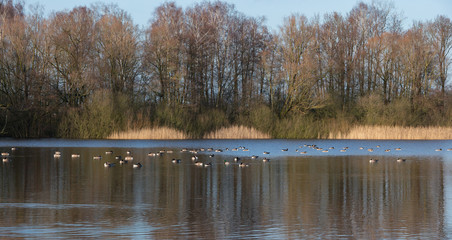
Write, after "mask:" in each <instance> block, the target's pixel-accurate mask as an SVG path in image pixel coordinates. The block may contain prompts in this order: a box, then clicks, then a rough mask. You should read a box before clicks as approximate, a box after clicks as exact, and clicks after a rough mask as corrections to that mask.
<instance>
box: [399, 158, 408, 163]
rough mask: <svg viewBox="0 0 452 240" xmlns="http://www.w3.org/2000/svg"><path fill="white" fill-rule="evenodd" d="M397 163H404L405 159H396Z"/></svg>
mask: <svg viewBox="0 0 452 240" xmlns="http://www.w3.org/2000/svg"><path fill="white" fill-rule="evenodd" d="M397 162H399V163H400V162H406V159H402V158H397Z"/></svg>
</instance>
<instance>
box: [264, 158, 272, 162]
mask: <svg viewBox="0 0 452 240" xmlns="http://www.w3.org/2000/svg"><path fill="white" fill-rule="evenodd" d="M262 162H270V159H268V158H264V159H262Z"/></svg>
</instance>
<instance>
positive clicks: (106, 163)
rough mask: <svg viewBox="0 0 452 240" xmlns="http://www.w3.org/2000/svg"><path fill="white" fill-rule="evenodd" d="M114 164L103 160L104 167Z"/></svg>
mask: <svg viewBox="0 0 452 240" xmlns="http://www.w3.org/2000/svg"><path fill="white" fill-rule="evenodd" d="M114 165H115V164H114V163H110V162H105V163H104V167H106V168H107V167H113V166H114Z"/></svg>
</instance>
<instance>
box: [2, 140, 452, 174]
mask: <svg viewBox="0 0 452 240" xmlns="http://www.w3.org/2000/svg"><path fill="white" fill-rule="evenodd" d="M303 148H310V149H313V150H317V151H321V152H329V151H330V150H333V149H334V147H329V148H321V147H318V146H317V145H307V144H305V145H304V146H300V147H299V148H296V149H295V151H296V152H298V153H300V154H307V153H308V152H307V151H302V149H303ZM376 148H377V149H379V148H381V146H380V145H377V146H376ZM348 149H349V147H344V148H342V149H340V150H339V151H340V152H346V151H347V150H348ZM359 149H360V150H365V148H364V147H360V148H359ZM15 150H16V148H14V147H12V148H11V151H12V152H14V151H15ZM394 150H395V151H401V150H402V149H401V148H394ZM223 151H232V152H234V151H244V152H247V151H249V149H248V148H246V147H237V148H232V149H229V148H225V149H213V148H207V149H205V148H200V149H191V150H190V149H187V148H183V149H181V150H180V152H188V153H190V154H191V155H192V157H191V161H192V162H193V164H194V165H195V166H199V167H210V166H212V162H208V163H205V162H202V161H200V160H199V157H198V153H199V152H209V155H208V156H209V158H214V157H215V154H212V153H211V152H216V153H221V152H223ZM281 151H283V152H287V151H289V149H288V148H283V149H281ZM367 151H368V152H374V148H367ZM390 151H391V149H385V150H384V152H390ZM435 151H437V152H439V151H443V149H441V148H437V149H435ZM447 151H452V148H448V149H447ZM172 153H173V150H160V151H157V152H150V153H148V154H147V155H148V157H151V158H155V157H159V156H162V155H164V154H172ZM105 154H106V155H112V154H113V151H106V152H105ZM263 154H264V155H269V154H270V152H268V151H264V152H263ZM1 156H2V162H3V163H8V162H10V161H11V154H10V152H2V153H1ZM61 156H62V155H61V152H60V151H56V152H55V153H54V154H53V157H54V158H55V159H59V158H61ZM71 158H73V159H75V158H80V154H78V153H73V154H71ZM248 158H250V159H253V160H255V159H258V158H259V156H256V155H252V156H251V157H248ZM93 160H102V156H101V155H97V156H93ZM115 160H117V163H119V164H120V165H123V164H127V163H129V162H133V160H134V159H133V156H132V153H131V152H130V151H127V152H126V156H124V157H122V156H120V155H118V156H115ZM269 161H270V159H269V158H266V157H264V158H262V162H264V163H267V162H269ZM396 161H397V162H398V163H404V162H406V161H407V160H406V159H404V158H397V159H396ZM171 162H172V163H173V164H179V163H181V162H182V160H181V159H176V158H173V159H172V160H171ZM231 163H235V164H237V165H238V166H239V167H249V164H248V163H245V162H243V161H242V159H241V158H240V157H234V158H233V160H231V161H228V160H224V161H223V164H224V165H225V166H228V165H230V164H231ZM369 163H378V159H374V158H371V159H370V160H369ZM103 165H104V167H106V168H110V167H114V166H115V165H116V163H113V162H109V161H107V162H104V163H103ZM131 165H132V166H133V168H141V167H143V164H141V163H140V162H136V163H132V164H131Z"/></svg>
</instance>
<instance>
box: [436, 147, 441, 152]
mask: <svg viewBox="0 0 452 240" xmlns="http://www.w3.org/2000/svg"><path fill="white" fill-rule="evenodd" d="M442 150H443V149H442V148H437V149H435V151H437V152H441V151H442Z"/></svg>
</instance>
